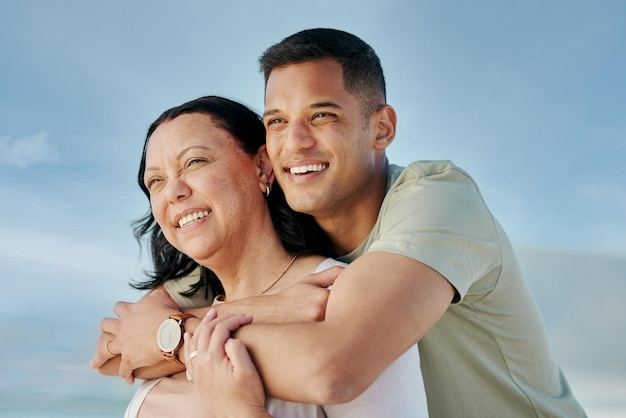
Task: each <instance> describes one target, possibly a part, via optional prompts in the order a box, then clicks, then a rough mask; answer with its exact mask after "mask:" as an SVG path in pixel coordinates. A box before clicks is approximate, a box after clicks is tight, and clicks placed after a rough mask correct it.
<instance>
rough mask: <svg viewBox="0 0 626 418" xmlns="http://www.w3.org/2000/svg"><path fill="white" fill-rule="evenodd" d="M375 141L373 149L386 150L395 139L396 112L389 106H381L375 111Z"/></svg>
mask: <svg viewBox="0 0 626 418" xmlns="http://www.w3.org/2000/svg"><path fill="white" fill-rule="evenodd" d="M375 118H376V141H375V143H374V147H375V148H376V149H378V150H384V149H386V148H387V147H388V146H389V145H390V144H391V143H392V142H393V139H394V138H395V137H396V120H397V116H396V111H395V110H394V108H393V107H391V106H389V105H383V107H381V108H380V109H378V110H377V111H376V114H375Z"/></svg>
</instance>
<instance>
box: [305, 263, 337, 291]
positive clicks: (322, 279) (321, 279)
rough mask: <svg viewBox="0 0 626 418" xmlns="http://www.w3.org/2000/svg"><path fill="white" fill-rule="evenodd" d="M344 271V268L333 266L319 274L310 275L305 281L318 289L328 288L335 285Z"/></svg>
mask: <svg viewBox="0 0 626 418" xmlns="http://www.w3.org/2000/svg"><path fill="white" fill-rule="evenodd" d="M342 271H343V267H339V266H333V267H331V268H328V269H326V270H322V271H320V272H319V273H314V274H310V275H308V276H307V277H306V278H304V279H303V281H304V282H306V283H309V284H312V285H315V286H318V287H328V286H330V285H332V284H333V283H335V279H337V276H338V275H339V274H340V273H341V272H342Z"/></svg>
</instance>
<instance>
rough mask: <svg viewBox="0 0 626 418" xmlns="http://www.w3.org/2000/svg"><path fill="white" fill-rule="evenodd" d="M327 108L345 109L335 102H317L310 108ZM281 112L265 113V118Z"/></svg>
mask: <svg viewBox="0 0 626 418" xmlns="http://www.w3.org/2000/svg"><path fill="white" fill-rule="evenodd" d="M325 107H331V108H334V109H343V108H342V107H341V106H339V105H338V104H337V103H335V102H317V103H313V104H311V105H309V108H311V109H322V108H325ZM280 112H281V110H280V109H270V110H266V111H265V112H263V117H264V118H265V117H267V116H272V115H275V114H277V113H280Z"/></svg>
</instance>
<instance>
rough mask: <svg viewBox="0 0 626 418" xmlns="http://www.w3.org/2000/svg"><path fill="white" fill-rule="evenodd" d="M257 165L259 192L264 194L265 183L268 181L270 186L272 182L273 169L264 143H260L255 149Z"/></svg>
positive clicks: (265, 189)
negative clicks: (259, 146) (256, 149)
mask: <svg viewBox="0 0 626 418" xmlns="http://www.w3.org/2000/svg"><path fill="white" fill-rule="evenodd" d="M257 167H258V175H259V180H260V182H259V187H260V188H261V192H262V193H263V194H265V193H267V184H268V183H269V184H270V188H271V185H272V184H273V183H274V170H273V169H272V163H271V161H270V157H269V155H268V154H267V148H266V147H265V145H262V146H261V148H259V150H258V151H257Z"/></svg>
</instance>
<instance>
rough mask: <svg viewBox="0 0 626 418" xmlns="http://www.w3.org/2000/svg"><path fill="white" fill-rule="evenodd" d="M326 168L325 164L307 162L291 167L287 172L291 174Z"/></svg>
mask: <svg viewBox="0 0 626 418" xmlns="http://www.w3.org/2000/svg"><path fill="white" fill-rule="evenodd" d="M325 168H326V164H309V165H302V166H300V167H291V168H290V169H289V172H290V173H291V174H304V173H309V172H312V171H322V170H324V169H325Z"/></svg>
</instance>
